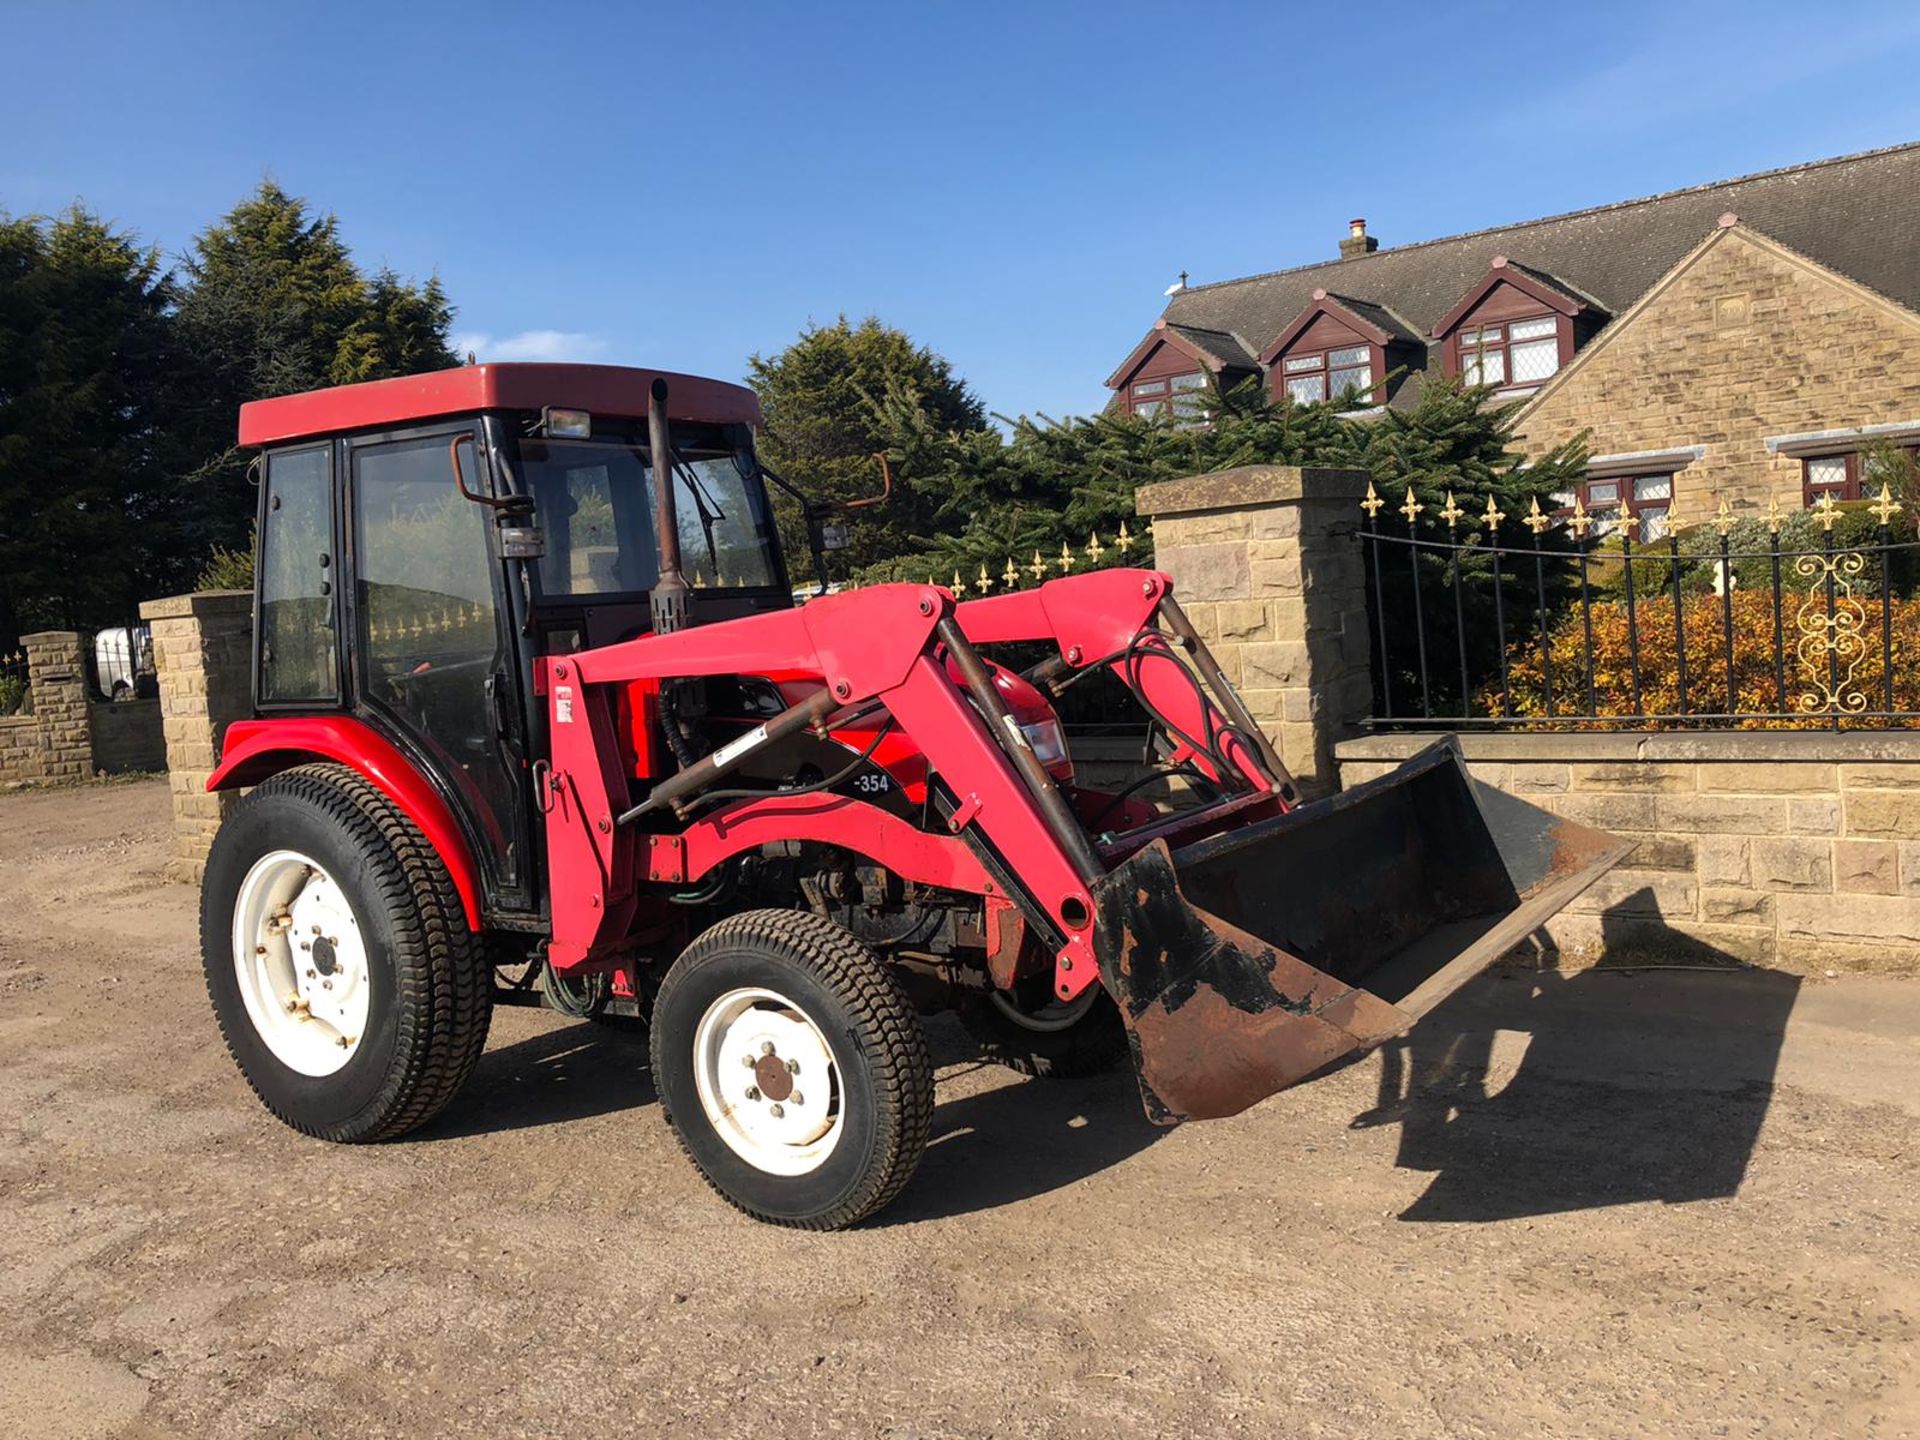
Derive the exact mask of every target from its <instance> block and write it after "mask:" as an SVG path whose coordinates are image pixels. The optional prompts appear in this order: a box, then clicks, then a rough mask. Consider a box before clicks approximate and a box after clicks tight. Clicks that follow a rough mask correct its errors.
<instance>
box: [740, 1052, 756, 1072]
mask: <svg viewBox="0 0 1920 1440" xmlns="http://www.w3.org/2000/svg"><path fill="white" fill-rule="evenodd" d="M740 1063H741V1064H742V1065H744V1066H746V1067H747V1069H749V1070H751V1069H752V1068H753V1057H752V1056H751V1055H742V1056H741V1057H740Z"/></svg>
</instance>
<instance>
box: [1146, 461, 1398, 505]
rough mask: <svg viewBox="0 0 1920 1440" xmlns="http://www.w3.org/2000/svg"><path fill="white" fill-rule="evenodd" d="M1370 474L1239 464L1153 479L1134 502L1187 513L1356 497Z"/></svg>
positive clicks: (1362, 493) (1365, 485)
mask: <svg viewBox="0 0 1920 1440" xmlns="http://www.w3.org/2000/svg"><path fill="white" fill-rule="evenodd" d="M1369 478H1370V477H1369V475H1368V473H1367V472H1366V471H1365V470H1344V469H1335V468H1333V467H1330V466H1319V465H1312V466H1302V465H1241V466H1238V467H1236V468H1235V469H1232V470H1215V471H1213V472H1212V473H1210V474H1206V475H1193V476H1189V477H1188V478H1187V479H1184V480H1156V481H1154V482H1153V483H1152V484H1151V485H1142V486H1141V487H1140V488H1139V489H1138V490H1136V491H1135V492H1134V497H1133V503H1134V509H1135V510H1136V511H1138V512H1139V513H1140V514H1142V515H1190V514H1194V513H1197V512H1199V511H1203V510H1238V509H1241V508H1243V507H1246V506H1249V505H1284V504H1287V503H1289V502H1293V503H1298V502H1299V501H1302V500H1352V501H1356V502H1357V501H1358V500H1359V499H1360V498H1361V496H1363V495H1365V494H1366V493H1367V481H1368V479H1369Z"/></svg>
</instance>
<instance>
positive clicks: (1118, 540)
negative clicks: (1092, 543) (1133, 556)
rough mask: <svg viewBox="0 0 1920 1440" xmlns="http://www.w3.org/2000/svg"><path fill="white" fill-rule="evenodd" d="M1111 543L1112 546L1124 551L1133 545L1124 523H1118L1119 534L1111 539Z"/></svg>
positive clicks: (1131, 537)
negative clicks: (1114, 545)
mask: <svg viewBox="0 0 1920 1440" xmlns="http://www.w3.org/2000/svg"><path fill="white" fill-rule="evenodd" d="M1113 541H1114V544H1116V545H1118V546H1119V547H1120V548H1121V549H1122V550H1125V549H1126V548H1127V547H1129V546H1130V545H1132V544H1133V536H1131V535H1129V534H1128V533H1127V522H1126V521H1124V520H1122V521H1121V522H1120V533H1119V534H1118V535H1116V536H1114V537H1113Z"/></svg>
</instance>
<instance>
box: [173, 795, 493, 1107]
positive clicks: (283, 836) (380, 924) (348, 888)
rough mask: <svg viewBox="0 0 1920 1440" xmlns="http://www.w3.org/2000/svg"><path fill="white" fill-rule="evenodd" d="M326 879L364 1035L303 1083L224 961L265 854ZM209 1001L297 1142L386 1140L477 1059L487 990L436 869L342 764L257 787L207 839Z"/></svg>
mask: <svg viewBox="0 0 1920 1440" xmlns="http://www.w3.org/2000/svg"><path fill="white" fill-rule="evenodd" d="M279 849H289V850H295V851H298V852H299V853H301V854H304V855H306V856H308V857H310V858H311V859H312V860H314V861H316V862H317V863H318V864H319V865H320V866H321V867H322V868H323V869H324V870H326V872H327V873H328V874H329V875H331V876H332V877H333V878H334V880H335V882H336V883H337V884H338V886H339V888H340V890H341V891H342V892H343V893H344V895H345V898H346V899H347V901H348V903H349V904H350V905H351V906H352V908H353V912H354V916H355V919H356V921H357V923H358V925H359V928H360V933H361V936H362V937H363V940H364V943H365V945H366V953H367V970H368V977H369V994H370V999H369V1010H368V1016H367V1029H366V1033H365V1035H364V1036H363V1037H362V1038H361V1040H360V1042H359V1048H358V1050H357V1051H356V1052H355V1053H354V1055H353V1058H352V1059H351V1060H349V1061H348V1062H347V1064H346V1065H345V1066H344V1067H343V1068H341V1069H340V1070H338V1071H336V1072H335V1073H334V1074H332V1075H326V1076H319V1077H315V1076H308V1075H303V1074H300V1073H299V1072H298V1071H296V1070H294V1069H292V1068H290V1067H289V1066H288V1065H286V1064H284V1063H283V1062H282V1061H281V1060H280V1059H279V1058H278V1057H276V1056H275V1055H274V1053H273V1051H272V1050H271V1049H270V1048H268V1046H267V1044H266V1043H265V1042H264V1041H263V1040H262V1039H261V1037H260V1034H259V1032H258V1031H257V1030H256V1029H255V1027H254V1024H253V1021H252V1020H251V1019H250V1018H249V1017H248V1014H247V1010H246V1005H245V1002H244V1001H243V1000H242V998H241V994H240V982H239V979H238V977H237V976H236V974H235V967H234V956H233V953H232V925H233V911H234V906H235V903H236V900H237V897H238V895H239V891H240V887H241V884H242V882H243V881H244V879H245V877H246V875H247V872H248V871H249V869H251V868H252V866H253V864H254V863H255V862H256V861H257V860H258V859H259V858H260V857H261V856H263V855H265V854H267V853H268V852H270V851H273V850H279ZM200 949H201V959H202V963H203V965H204V967H205V970H206V980H207V995H208V997H209V998H210V999H211V1000H212V1002H213V1013H214V1016H215V1018H216V1019H217V1020H218V1021H219V1022H220V1032H221V1035H222V1036H223V1037H224V1038H225V1040H226V1042H227V1050H228V1052H229V1053H230V1054H231V1055H232V1056H233V1059H234V1063H235V1064H237V1065H238V1066H239V1067H240V1073H241V1074H242V1075H244V1076H245V1077H246V1080H247V1083H248V1084H249V1085H251V1086H252V1087H253V1092H254V1094H256V1095H258V1096H259V1097H260V1102H261V1104H263V1105H265V1106H266V1107H267V1109H268V1110H270V1111H272V1112H273V1114H275V1115H276V1116H278V1117H279V1118H280V1119H281V1120H283V1121H285V1122H286V1123H287V1124H288V1125H291V1126H292V1127H293V1128H294V1129H296V1130H299V1131H301V1132H302V1133H304V1134H307V1135H313V1136H317V1137H319V1138H320V1139H323V1140H334V1141H341V1142H346V1143H358V1142H365V1141H373V1140H386V1139H390V1138H392V1137H393V1136H396V1135H402V1134H405V1133H406V1132H407V1131H409V1130H412V1129H414V1128H416V1127H417V1126H419V1125H422V1124H424V1123H426V1122H427V1121H428V1120H431V1119H432V1118H433V1117H434V1116H435V1115H437V1114H439V1113H440V1111H441V1110H442V1109H444V1108H445V1106H446V1104H447V1102H448V1101H449V1100H451V1099H452V1098H453V1097H454V1095H455V1094H456V1093H458V1091H459V1089H460V1087H461V1085H462V1084H464V1083H465V1081H466V1078H467V1076H468V1074H469V1073H471V1071H472V1070H473V1067H474V1064H475V1062H476V1061H478V1060H479V1058H480V1052H481V1051H482V1050H483V1049H485V1048H486V1043H487V1027H488V1025H489V1023H490V1021H491V1019H492V1014H493V977H492V974H491V966H490V965H489V964H488V962H487V957H486V954H485V952H484V950H483V949H482V947H481V945H480V944H479V943H478V942H477V940H476V939H475V937H474V935H473V932H472V930H471V929H470V928H469V927H468V925H467V919H466V913H465V911H464V910H463V909H462V907H461V904H460V896H459V892H458V891H456V890H455V888H454V885H453V881H452V879H451V877H450V876H449V875H448V873H447V868H446V866H445V865H444V864H443V863H442V862H441V860H440V857H439V856H438V855H437V854H436V853H435V852H434V850H433V847H432V846H431V845H429V844H428V843H427V840H426V837H425V836H423V835H422V834H421V833H420V831H419V830H418V828H416V827H415V826H414V824H413V822H412V821H410V820H408V819H407V817H406V816H405V815H404V814H403V813H401V811H400V810H399V808H398V807H397V806H395V805H394V804H393V802H392V801H391V800H389V799H388V798H387V797H386V796H385V795H384V794H383V793H382V792H381V791H380V790H379V789H377V788H376V787H375V786H373V785H372V784H371V783H369V782H368V781H367V780H366V779H364V778H363V777H362V776H360V775H359V774H358V773H357V772H355V771H352V770H349V769H347V768H345V767H344V766H340V765H303V766H300V767H298V768H297V769H292V770H284V771H282V772H281V773H280V774H278V775H275V776H273V777H272V778H271V779H269V780H267V781H265V782H263V783H262V784H261V785H260V786H258V787H257V788H256V789H255V790H254V791H253V792H252V793H251V794H249V795H248V796H246V798H244V799H243V800H241V802H240V803H239V804H238V805H236V806H235V807H234V809H233V811H232V813H230V814H229V815H228V816H227V818H226V821H225V823H223V824H222V825H221V827H220V832H219V834H218V835H216V836H215V837H214V842H213V849H212V853H211V854H210V855H209V856H208V858H207V870H206V879H205V881H204V883H203V885H202V888H201V896H200Z"/></svg>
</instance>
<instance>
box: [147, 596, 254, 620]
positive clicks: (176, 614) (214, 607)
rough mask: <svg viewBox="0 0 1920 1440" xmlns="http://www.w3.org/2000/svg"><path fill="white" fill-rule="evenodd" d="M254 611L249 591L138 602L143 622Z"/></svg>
mask: <svg viewBox="0 0 1920 1440" xmlns="http://www.w3.org/2000/svg"><path fill="white" fill-rule="evenodd" d="M252 609H253V592H252V591H251V590H197V591H195V592H194V593H193V594H191V595H168V596H166V597H165V598H163V599H160V600H143V601H141V602H140V618H141V619H142V620H181V619H185V618H186V617H187V616H190V615H241V614H247V613H250V612H251V611H252Z"/></svg>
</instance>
